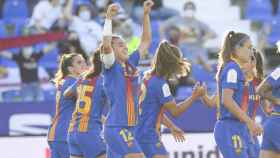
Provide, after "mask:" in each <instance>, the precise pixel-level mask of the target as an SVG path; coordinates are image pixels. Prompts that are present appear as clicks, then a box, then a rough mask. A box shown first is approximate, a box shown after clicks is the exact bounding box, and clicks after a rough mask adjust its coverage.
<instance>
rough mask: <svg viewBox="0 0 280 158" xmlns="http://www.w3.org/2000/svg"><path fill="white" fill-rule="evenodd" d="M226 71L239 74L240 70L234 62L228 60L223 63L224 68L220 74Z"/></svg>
mask: <svg viewBox="0 0 280 158" xmlns="http://www.w3.org/2000/svg"><path fill="white" fill-rule="evenodd" d="M228 73H232V74H233V73H236V74H237V75H240V74H241V73H242V71H241V68H240V67H239V65H238V64H237V63H236V62H234V61H230V62H228V63H226V64H225V65H224V68H223V70H222V74H228Z"/></svg>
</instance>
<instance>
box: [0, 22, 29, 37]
mask: <svg viewBox="0 0 280 158" xmlns="http://www.w3.org/2000/svg"><path fill="white" fill-rule="evenodd" d="M4 22H5V24H6V25H12V26H13V27H14V30H13V32H12V34H10V35H9V36H20V35H21V34H22V29H23V28H24V26H25V25H26V24H27V22H28V19H27V18H10V19H4Z"/></svg>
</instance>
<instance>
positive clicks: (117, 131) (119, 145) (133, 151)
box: [104, 127, 144, 158]
mask: <svg viewBox="0 0 280 158" xmlns="http://www.w3.org/2000/svg"><path fill="white" fill-rule="evenodd" d="M133 134H134V131H133V129H132V128H126V127H123V128H122V127H118V128H116V127H105V132H104V136H105V140H106V143H107V145H108V148H109V149H110V150H112V151H113V152H114V153H116V154H117V155H120V156H122V157H125V158H142V157H144V154H143V153H142V150H141V148H140V147H139V145H138V142H137V141H136V140H135V139H134V135H133Z"/></svg>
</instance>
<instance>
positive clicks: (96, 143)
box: [68, 130, 106, 158]
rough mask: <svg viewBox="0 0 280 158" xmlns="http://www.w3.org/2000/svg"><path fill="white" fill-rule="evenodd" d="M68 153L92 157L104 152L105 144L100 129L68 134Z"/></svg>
mask: <svg viewBox="0 0 280 158" xmlns="http://www.w3.org/2000/svg"><path fill="white" fill-rule="evenodd" d="M68 145H69V150H70V155H72V156H78V157H84V158H93V157H98V156H101V155H104V154H106V145H105V142H104V140H103V139H102V138H101V136H100V131H98V130H96V131H94V130H89V131H87V132H71V133H69V134H68Z"/></svg>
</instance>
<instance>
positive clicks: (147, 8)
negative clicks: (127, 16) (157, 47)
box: [138, 0, 154, 58]
mask: <svg viewBox="0 0 280 158" xmlns="http://www.w3.org/2000/svg"><path fill="white" fill-rule="evenodd" d="M153 5H154V2H153V1H152V0H147V1H145V2H144V7H143V8H144V18H143V31H142V36H141V42H140V45H139V48H138V50H139V53H140V55H141V57H142V58H143V57H144V56H145V55H146V54H147V53H148V49H149V47H150V44H151V41H152V34H151V22H150V12H151V9H152V6H153Z"/></svg>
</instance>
